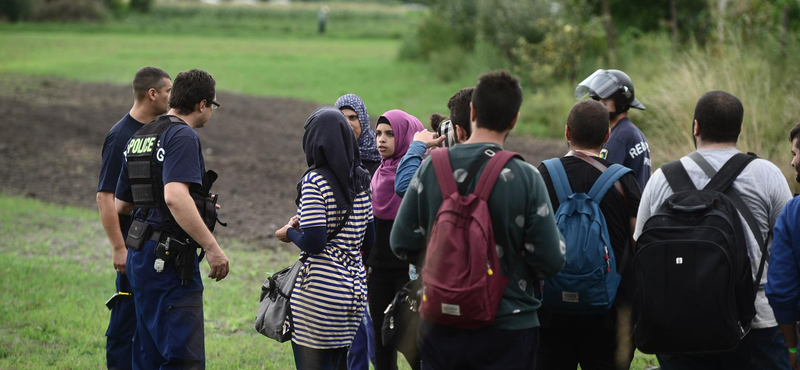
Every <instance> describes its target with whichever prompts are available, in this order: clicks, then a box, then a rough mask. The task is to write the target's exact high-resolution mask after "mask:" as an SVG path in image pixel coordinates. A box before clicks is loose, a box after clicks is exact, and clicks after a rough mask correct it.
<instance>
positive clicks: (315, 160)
mask: <svg viewBox="0 0 800 370" xmlns="http://www.w3.org/2000/svg"><path fill="white" fill-rule="evenodd" d="M304 128H305V133H304V134H303V151H304V152H305V154H306V162H307V163H308V169H307V170H306V172H305V173H304V174H303V177H302V179H301V180H300V182H299V183H298V186H297V190H298V192H297V199H296V203H297V205H298V208H297V216H295V217H293V218H292V219H291V220H290V221H289V223H288V224H287V225H285V226H284V227H282V228H281V229H280V230H278V231H276V232H275V236H276V237H277V238H278V239H280V240H281V241H283V242H286V243H288V242H289V241H291V242H294V244H295V245H297V246H298V247H299V248H300V250H301V256H307V257H308V259H307V260H306V261H305V264H304V265H303V268H302V269H301V271H300V274H299V275H298V277H297V281H296V283H295V286H294V289H293V291H292V297H291V300H290V306H291V313H292V319H293V320H292V323H293V331H292V351H293V353H294V358H295V365H296V367H297V369H298V370H306V369H314V370H320V369H325V370H333V369H336V368H337V367H338V365H339V362H340V361H341V360H342V359H343V358H344V356H345V355H346V353H347V347H348V346H350V344H351V342H352V341H353V337H354V336H355V333H356V330H357V329H358V327H359V325H360V324H361V318H362V316H363V315H364V312H365V309H366V299H367V297H366V294H367V289H366V272H365V270H364V264H363V262H362V258H361V253H360V252H361V249H362V248H364V249H368V248H370V247H371V246H372V243H373V240H374V226H373V223H372V220H373V215H372V206H371V203H370V191H369V173H367V171H366V169H364V167H363V166H361V162H360V160H359V152H358V150H356V149H355V148H356V145H357V144H356V140H355V137H354V136H353V133H352V129H351V128H350V127H349V125H348V124H347V120H346V119H345V117H344V116H343V115H342V113H341V112H340V111H339V110H338V109H335V108H333V107H323V108H320V109H317V110H316V111H315V112H314V113H313V114H312V115H311V117H309V119H308V121H307V122H306V124H305V126H304ZM340 224H341V225H343V226H341V228H340V231H339V232H338V233H336V235H335V236H334V235H332V234H333V233H334V232H335V231H336V229H337V228H339V227H340ZM328 237H331V240H328Z"/></svg>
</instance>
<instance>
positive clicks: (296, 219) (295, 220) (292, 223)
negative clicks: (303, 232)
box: [288, 215, 300, 231]
mask: <svg viewBox="0 0 800 370" xmlns="http://www.w3.org/2000/svg"><path fill="white" fill-rule="evenodd" d="M288 225H289V226H291V227H293V228H295V229H297V231H300V218H299V217H297V216H296V215H295V216H292V218H291V219H290V220H289V223H288Z"/></svg>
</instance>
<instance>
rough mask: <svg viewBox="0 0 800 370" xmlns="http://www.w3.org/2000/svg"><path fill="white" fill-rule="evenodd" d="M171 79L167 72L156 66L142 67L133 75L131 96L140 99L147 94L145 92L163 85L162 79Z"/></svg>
mask: <svg viewBox="0 0 800 370" xmlns="http://www.w3.org/2000/svg"><path fill="white" fill-rule="evenodd" d="M165 78H166V79H168V80H169V79H171V78H170V77H169V73H167V72H166V71H164V70H163V69H161V68H158V67H142V68H139V70H138V71H136V75H135V76H133V96H134V97H135V98H136V100H142V99H144V97H145V96H147V92H148V91H150V89H152V88H154V89H156V90H158V89H160V88H162V87H164V79H165Z"/></svg>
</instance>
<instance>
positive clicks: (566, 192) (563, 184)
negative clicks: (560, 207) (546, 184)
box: [542, 158, 573, 204]
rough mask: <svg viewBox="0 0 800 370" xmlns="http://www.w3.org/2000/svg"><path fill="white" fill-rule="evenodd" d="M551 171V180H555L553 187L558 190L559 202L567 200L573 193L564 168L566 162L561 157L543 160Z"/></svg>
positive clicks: (548, 170)
mask: <svg viewBox="0 0 800 370" xmlns="http://www.w3.org/2000/svg"><path fill="white" fill-rule="evenodd" d="M542 163H543V164H544V166H545V168H547V172H549V173H550V180H551V181H552V182H553V188H554V189H555V190H556V198H558V203H559V204H561V203H564V202H566V201H567V197H568V196H570V195H572V194H573V192H572V187H571V186H570V185H569V179H568V178H567V171H566V170H565V169H564V164H563V163H561V158H552V159H548V160H546V161H543V162H542Z"/></svg>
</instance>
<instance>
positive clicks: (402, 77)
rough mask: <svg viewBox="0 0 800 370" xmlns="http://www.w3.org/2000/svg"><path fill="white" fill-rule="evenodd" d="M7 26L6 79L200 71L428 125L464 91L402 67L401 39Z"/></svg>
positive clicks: (115, 78) (265, 92)
mask: <svg viewBox="0 0 800 370" xmlns="http://www.w3.org/2000/svg"><path fill="white" fill-rule="evenodd" d="M9 27H12V28H13V26H5V27H1V26H0V50H3V58H0V73H3V74H25V75H34V76H57V77H63V78H67V79H74V80H82V81H94V82H113V83H119V84H128V83H130V80H131V78H132V76H133V73H134V72H135V71H136V70H137V69H138V68H139V67H141V66H144V65H156V66H159V67H161V68H164V69H165V70H167V72H169V73H170V74H171V75H172V76H175V75H176V74H177V72H179V71H181V70H186V69H190V68H201V69H204V70H207V71H209V72H210V73H211V74H212V75H213V76H214V78H215V79H216V81H217V89H218V90H225V91H234V92H242V93H247V94H253V95H262V96H284V97H293V98H299V99H304V100H310V101H314V102H318V103H320V104H330V105H332V104H333V103H334V102H335V101H336V98H338V97H339V96H341V95H343V94H346V93H356V94H359V95H361V96H362V97H363V98H364V100H365V103H366V104H367V107H368V109H369V111H370V113H371V115H372V116H373V117H375V118H377V116H378V115H380V114H381V113H383V112H385V111H387V110H390V109H396V108H400V109H403V110H406V111H407V112H409V113H411V114H414V115H416V116H417V117H419V118H420V120H422V121H423V122H424V121H426V119H427V116H428V114H429V113H432V112H446V110H447V106H446V104H447V100H448V99H449V98H450V96H451V95H452V94H453V93H454V92H455V91H456V90H458V89H459V88H461V87H463V86H466V84H459V83H457V82H456V83H449V84H442V83H439V82H438V81H437V80H436V78H435V77H434V76H432V75H431V73H430V71H429V70H428V69H427V68H424V65H420V64H418V63H414V62H397V61H396V58H395V54H396V50H397V47H398V45H399V41H393V40H371V39H338V40H327V39H323V38H306V39H287V38H207V37H200V36H173V35H164V36H160V37H158V38H157V39H154V38H153V37H151V36H143V35H135V34H94V33H92V34H85V33H71V32H62V33H55V32H37V31H15V32H8V28H9ZM1 88H2V87H0V89H1ZM221 103H222V104H224V102H221ZM310 113H311V112H309V114H310Z"/></svg>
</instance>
